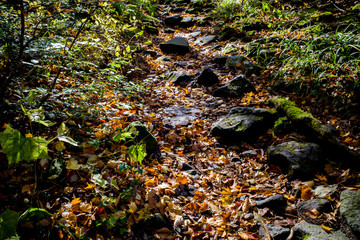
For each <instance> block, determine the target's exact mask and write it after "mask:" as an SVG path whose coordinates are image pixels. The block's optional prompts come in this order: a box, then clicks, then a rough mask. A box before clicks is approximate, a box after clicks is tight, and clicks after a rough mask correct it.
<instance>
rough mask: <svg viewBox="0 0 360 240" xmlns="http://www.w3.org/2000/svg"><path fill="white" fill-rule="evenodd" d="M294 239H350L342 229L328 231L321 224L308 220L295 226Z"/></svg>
mask: <svg viewBox="0 0 360 240" xmlns="http://www.w3.org/2000/svg"><path fill="white" fill-rule="evenodd" d="M292 239H293V240H323V239H324V240H325V239H326V240H349V238H348V237H346V235H345V234H344V233H343V232H341V231H334V232H330V233H327V232H325V230H324V229H322V228H321V226H318V225H314V224H310V223H307V222H301V223H297V224H295V226H294V236H293V238H292Z"/></svg>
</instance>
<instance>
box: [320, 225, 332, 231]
mask: <svg viewBox="0 0 360 240" xmlns="http://www.w3.org/2000/svg"><path fill="white" fill-rule="evenodd" d="M321 228H322V229H324V230H325V232H331V231H332V230H333V229H332V228H331V227H328V226H325V225H324V224H321Z"/></svg>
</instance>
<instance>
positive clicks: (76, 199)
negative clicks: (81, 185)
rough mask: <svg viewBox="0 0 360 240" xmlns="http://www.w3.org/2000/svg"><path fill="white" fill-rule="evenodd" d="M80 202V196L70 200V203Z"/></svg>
mask: <svg viewBox="0 0 360 240" xmlns="http://www.w3.org/2000/svg"><path fill="white" fill-rule="evenodd" d="M79 203H81V199H80V198H74V199H73V200H72V201H71V204H72V205H76V204H79Z"/></svg>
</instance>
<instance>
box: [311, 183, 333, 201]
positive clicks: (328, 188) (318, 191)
mask: <svg viewBox="0 0 360 240" xmlns="http://www.w3.org/2000/svg"><path fill="white" fill-rule="evenodd" d="M337 188H338V184H332V185H320V186H317V187H315V189H314V195H315V197H318V198H325V197H326V196H330V195H331V194H333V193H334V192H335V191H336V189H337Z"/></svg>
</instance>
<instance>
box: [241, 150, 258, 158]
mask: <svg viewBox="0 0 360 240" xmlns="http://www.w3.org/2000/svg"><path fill="white" fill-rule="evenodd" d="M240 155H241V156H242V157H245V158H252V157H257V155H258V153H257V152H256V151H255V150H248V151H245V152H242V153H241V154H240Z"/></svg>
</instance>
